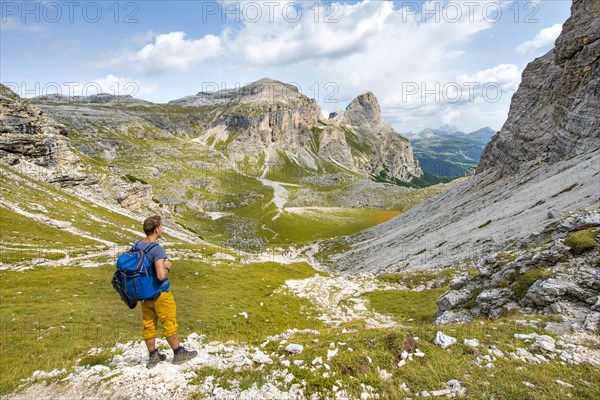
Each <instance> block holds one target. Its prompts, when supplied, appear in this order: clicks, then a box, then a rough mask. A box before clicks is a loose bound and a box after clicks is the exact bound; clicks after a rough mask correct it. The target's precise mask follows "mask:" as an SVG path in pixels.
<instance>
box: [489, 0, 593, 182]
mask: <svg viewBox="0 0 600 400" xmlns="http://www.w3.org/2000/svg"><path fill="white" fill-rule="evenodd" d="M571 12H572V15H571V17H570V18H569V19H568V20H567V21H566V22H565V24H564V25H563V32H562V33H561V35H560V36H559V37H558V39H557V40H556V47H555V49H553V50H552V51H550V52H549V53H548V54H546V55H545V56H543V57H540V58H538V59H537V60H535V61H533V62H532V63H530V64H529V65H528V66H527V68H526V69H525V71H524V72H523V78H522V82H521V85H520V86H519V89H518V90H517V92H516V93H515V95H514V97H513V99H512V103H511V107H510V111H509V115H508V120H507V121H506V123H505V124H504V126H503V127H502V130H501V131H500V133H499V134H497V135H496V136H494V138H493V139H492V141H491V142H490V143H489V145H488V146H487V147H486V149H485V150H484V153H483V155H482V157H481V162H480V165H479V168H478V171H479V172H480V173H481V172H483V171H491V170H495V171H496V172H497V173H500V174H514V173H516V172H517V171H518V170H520V169H526V168H531V165H532V164H536V163H539V162H550V163H554V162H558V161H561V160H564V159H567V158H569V157H573V156H575V155H578V154H582V153H585V152H588V151H590V150H592V149H594V148H597V147H598V146H599V139H600V113H599V112H598V110H600V2H598V1H587V0H575V1H574V2H573V6H572V9H571Z"/></svg>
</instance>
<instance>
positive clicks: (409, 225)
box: [329, 0, 600, 294]
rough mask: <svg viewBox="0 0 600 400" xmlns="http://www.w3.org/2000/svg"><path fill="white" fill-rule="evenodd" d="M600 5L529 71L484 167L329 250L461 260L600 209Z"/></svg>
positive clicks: (344, 256) (345, 266)
mask: <svg viewBox="0 0 600 400" xmlns="http://www.w3.org/2000/svg"><path fill="white" fill-rule="evenodd" d="M599 4H600V1H597V0H595V1H582V0H575V1H574V2H573V7H572V10H573V15H572V17H571V18H570V19H569V22H568V23H566V24H565V25H564V27H563V32H562V34H561V36H560V37H559V38H558V39H557V49H556V50H553V51H552V52H550V53H549V54H548V55H546V56H544V57H542V58H540V59H537V60H536V61H534V62H533V63H531V64H530V65H529V66H528V68H527V69H526V72H525V73H524V75H523V81H522V83H521V87H520V88H519V91H518V93H517V94H515V96H514V98H513V104H512V105H511V111H510V113H509V118H508V120H507V122H506V124H505V126H504V128H503V129H502V132H500V133H499V134H498V135H496V136H494V138H493V140H492V142H491V143H490V144H489V145H488V146H487V148H486V150H485V152H484V155H483V156H482V160H481V166H480V167H479V173H478V174H477V175H475V176H471V177H469V178H464V180H463V181H462V182H459V183H457V184H456V185H454V186H453V187H452V188H451V189H448V190H445V191H443V192H442V193H440V194H439V195H438V196H436V197H434V198H432V199H430V200H428V201H426V202H424V203H422V204H420V205H418V206H417V207H415V208H412V209H410V210H409V211H408V212H406V213H405V214H402V215H400V216H399V217H397V218H395V219H392V220H390V221H388V222H386V223H384V224H382V225H379V226H377V227H374V228H372V229H369V230H366V231H364V232H363V233H361V234H359V235H357V236H354V237H348V238H345V239H343V240H342V243H341V245H343V246H344V247H346V248H349V250H347V251H344V252H342V253H340V254H337V255H333V256H331V257H329V262H330V263H331V265H332V266H334V267H335V268H337V269H338V270H342V271H348V272H364V271H369V272H375V273H383V272H397V271H403V270H414V269H429V268H435V267H440V266H451V265H456V264H457V263H460V262H461V261H463V260H466V259H471V260H478V259H480V258H483V257H485V256H486V255H488V254H489V253H491V252H494V251H498V250H501V249H502V248H503V247H504V245H505V243H507V242H511V241H518V240H521V239H523V238H526V237H527V236H529V235H531V234H533V233H535V232H539V231H540V230H542V229H544V226H546V225H547V223H548V222H549V220H554V221H557V220H559V219H560V218H561V217H564V216H566V215H568V214H569V213H571V212H573V211H576V210H585V209H590V208H592V209H593V208H597V207H598V206H599V204H600V198H599V192H598V177H599V175H600V171H599V170H598V160H599V159H600V147H599V146H598V144H599V140H598V139H599V136H600V126H599V118H600V113H599V112H598V110H599V109H600V103H599V101H598V96H599V94H600V90H599V88H598V80H599V78H600V71H599V70H598V56H599V54H600V52H599V51H598V48H597V46H598V35H599V32H600V31H599V30H598V21H600V15H599V13H598V11H599V7H598V5H599ZM557 60H558V61H557ZM575 127H576V128H575ZM492 294H497V293H492Z"/></svg>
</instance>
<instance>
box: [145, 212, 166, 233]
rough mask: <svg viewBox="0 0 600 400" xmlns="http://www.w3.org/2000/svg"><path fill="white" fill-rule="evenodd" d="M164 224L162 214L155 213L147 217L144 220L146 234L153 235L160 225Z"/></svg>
mask: <svg viewBox="0 0 600 400" xmlns="http://www.w3.org/2000/svg"><path fill="white" fill-rule="evenodd" d="M161 225H162V218H161V217H160V215H153V216H151V217H148V218H146V220H145V221H144V233H145V234H146V235H152V234H153V233H154V231H155V230H156V229H158V227H159V226H161Z"/></svg>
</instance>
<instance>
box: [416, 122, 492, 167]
mask: <svg viewBox="0 0 600 400" xmlns="http://www.w3.org/2000/svg"><path fill="white" fill-rule="evenodd" d="M495 134H496V131H495V130H493V129H491V128H489V127H485V128H481V129H478V130H476V131H473V132H469V133H464V132H461V131H459V130H458V129H457V128H455V127H452V126H447V125H445V126H442V127H440V128H438V129H431V128H427V129H424V130H422V131H420V132H418V133H415V134H407V136H408V138H409V139H410V143H411V145H412V146H413V151H414V154H415V156H416V158H417V159H418V160H419V164H420V166H421V169H422V170H423V172H424V173H426V174H430V175H435V176H437V177H448V178H456V177H460V176H464V175H465V173H466V172H467V171H468V170H469V169H471V168H475V167H477V166H478V165H479V158H480V157H481V153H482V152H483V149H484V148H485V146H486V145H487V143H488V142H489V141H490V139H491V138H492V136H494V135H495Z"/></svg>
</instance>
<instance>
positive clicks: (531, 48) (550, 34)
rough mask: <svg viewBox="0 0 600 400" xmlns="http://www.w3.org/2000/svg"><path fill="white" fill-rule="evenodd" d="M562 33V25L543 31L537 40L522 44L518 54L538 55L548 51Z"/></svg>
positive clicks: (537, 36) (518, 48)
mask: <svg viewBox="0 0 600 400" xmlns="http://www.w3.org/2000/svg"><path fill="white" fill-rule="evenodd" d="M561 31H562V24H555V25H552V26H551V27H549V28H545V29H542V30H541V31H540V32H539V33H538V34H537V35H536V37H535V38H533V39H532V40H528V41H527V42H524V43H521V44H520V45H519V46H518V47H517V52H518V53H519V54H523V55H529V54H534V53H538V52H539V51H541V50H546V49H548V48H549V47H550V46H552V45H553V44H554V41H555V40H556V38H557V37H558V35H560V32H561Z"/></svg>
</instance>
